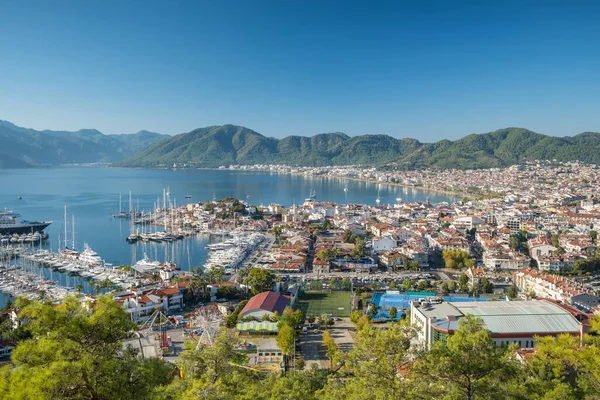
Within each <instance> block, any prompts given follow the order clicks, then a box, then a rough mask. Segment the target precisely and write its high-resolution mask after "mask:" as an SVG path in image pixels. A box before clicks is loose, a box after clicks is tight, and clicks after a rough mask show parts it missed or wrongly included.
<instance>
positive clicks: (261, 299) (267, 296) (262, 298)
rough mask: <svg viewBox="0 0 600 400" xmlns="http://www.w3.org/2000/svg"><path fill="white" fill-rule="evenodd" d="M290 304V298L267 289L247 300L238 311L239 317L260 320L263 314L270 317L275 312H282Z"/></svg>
mask: <svg viewBox="0 0 600 400" xmlns="http://www.w3.org/2000/svg"><path fill="white" fill-rule="evenodd" d="M288 305H290V298H289V297H288V296H285V295H283V294H280V293H276V292H272V291H268V292H262V293H259V294H257V295H256V296H254V297H252V298H251V299H250V300H248V303H247V304H246V306H245V307H244V308H243V309H242V311H241V312H240V314H239V315H240V318H244V317H253V318H254V319H257V320H262V318H263V316H264V315H267V316H269V317H272V316H273V314H274V313H275V312H277V313H278V314H279V315H281V314H283V310H285V308H286V307H287V306H288Z"/></svg>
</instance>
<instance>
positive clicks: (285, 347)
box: [277, 324, 296, 355]
mask: <svg viewBox="0 0 600 400" xmlns="http://www.w3.org/2000/svg"><path fill="white" fill-rule="evenodd" d="M295 339H296V330H295V329H294V328H293V327H291V326H290V325H288V324H283V325H282V326H281V327H280V328H279V332H278V333H277V345H278V346H279V348H280V349H281V351H283V352H284V353H285V354H286V355H290V354H292V353H293V352H294V340H295Z"/></svg>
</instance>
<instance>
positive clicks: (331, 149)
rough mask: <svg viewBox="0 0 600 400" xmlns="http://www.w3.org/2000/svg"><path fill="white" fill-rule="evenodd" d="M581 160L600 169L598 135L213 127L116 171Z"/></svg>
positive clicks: (162, 144)
mask: <svg viewBox="0 0 600 400" xmlns="http://www.w3.org/2000/svg"><path fill="white" fill-rule="evenodd" d="M535 159H550V160H551V159H556V160H558V161H574V160H580V161H584V162H588V163H597V164H600V133H590V132H586V133H582V134H579V135H576V136H572V137H554V136H546V135H542V134H539V133H535V132H532V131H529V130H527V129H522V128H507V129H500V130H497V131H494V132H490V133H484V134H472V135H468V136H466V137H464V138H462V139H459V140H456V141H450V140H441V141H439V142H436V143H421V142H419V141H418V140H415V139H396V138H393V137H391V136H387V135H362V136H354V137H349V136H347V135H345V134H343V133H339V132H336V133H325V134H320V135H316V136H312V137H302V136H289V137H286V138H283V139H275V138H269V137H265V136H263V135H261V134H259V133H257V132H255V131H253V130H251V129H248V128H244V127H242V126H234V125H223V126H210V127H206V128H200V129H196V130H194V131H191V132H188V133H183V134H181V135H177V136H173V137H168V138H165V139H163V140H161V141H158V142H156V143H153V144H151V145H150V146H148V147H147V148H145V149H143V150H141V151H140V152H139V153H137V154H136V155H134V156H132V157H130V158H128V159H125V160H123V161H122V162H119V163H116V164H115V165H116V166H123V167H148V168H156V167H170V166H171V165H173V164H178V165H180V166H181V165H182V164H186V165H187V166H191V167H207V168H210V167H219V166H228V165H231V164H245V165H250V164H288V165H299V166H325V165H373V166H378V165H384V164H390V163H397V164H398V165H400V166H403V167H411V168H424V167H439V168H461V169H465V168H490V167H501V166H508V165H512V164H516V163H520V162H522V161H526V160H535Z"/></svg>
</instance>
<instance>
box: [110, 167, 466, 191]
mask: <svg viewBox="0 0 600 400" xmlns="http://www.w3.org/2000/svg"><path fill="white" fill-rule="evenodd" d="M108 167H109V168H123V169H148V170H173V171H180V170H191V171H194V170H196V171H228V172H231V171H235V172H269V173H275V174H285V175H292V176H311V177H322V178H332V179H337V180H351V181H355V182H365V183H372V184H380V185H389V186H394V187H401V188H407V189H415V190H419V191H422V192H431V193H436V194H441V195H445V196H448V197H452V198H453V199H454V200H460V199H461V198H466V199H468V200H474V199H475V196H473V194H471V193H465V192H458V191H453V190H445V189H440V188H437V187H431V186H414V185H406V184H403V183H396V182H387V181H384V182H381V181H378V180H375V179H365V178H356V177H349V176H337V175H333V176H331V175H325V174H310V175H306V174H303V173H299V172H291V171H272V170H270V169H260V168H256V169H237V168H236V169H230V168H215V167H205V168H165V167H123V166H112V165H109V166H108ZM340 167H344V166H340ZM315 168H317V167H315Z"/></svg>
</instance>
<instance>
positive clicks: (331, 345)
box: [323, 330, 340, 369]
mask: <svg viewBox="0 0 600 400" xmlns="http://www.w3.org/2000/svg"><path fill="white" fill-rule="evenodd" d="M323 346H324V347H325V354H327V357H329V365H330V368H331V369H333V366H334V360H336V359H337V358H338V357H339V353H340V350H339V348H338V346H337V344H335V340H333V337H332V336H331V333H329V331H328V330H326V331H325V332H323Z"/></svg>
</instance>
